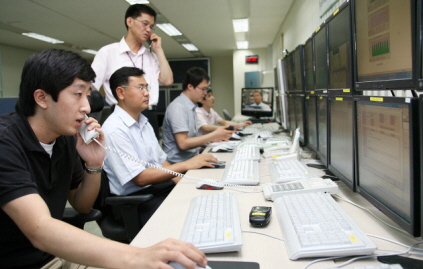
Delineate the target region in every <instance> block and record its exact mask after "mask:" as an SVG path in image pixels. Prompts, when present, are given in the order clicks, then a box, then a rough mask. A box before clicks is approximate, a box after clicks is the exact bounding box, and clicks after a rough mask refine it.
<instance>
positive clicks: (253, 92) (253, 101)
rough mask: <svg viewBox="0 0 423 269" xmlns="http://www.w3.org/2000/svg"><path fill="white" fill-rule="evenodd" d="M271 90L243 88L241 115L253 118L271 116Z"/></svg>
mask: <svg viewBox="0 0 423 269" xmlns="http://www.w3.org/2000/svg"><path fill="white" fill-rule="evenodd" d="M273 96H274V89H273V88H243V89H242V100H241V102H242V103H241V114H242V115H244V116H251V117H255V118H260V117H272V116H273V98H274V97H273Z"/></svg>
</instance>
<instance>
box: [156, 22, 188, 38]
mask: <svg viewBox="0 0 423 269" xmlns="http://www.w3.org/2000/svg"><path fill="white" fill-rule="evenodd" d="M157 27H159V28H160V29H161V30H162V31H163V32H165V33H166V34H167V35H168V36H177V35H182V33H181V32H179V30H178V29H176V28H175V26H173V25H172V24H171V23H159V24H157Z"/></svg>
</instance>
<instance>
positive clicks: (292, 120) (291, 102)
mask: <svg viewBox="0 0 423 269" xmlns="http://www.w3.org/2000/svg"><path fill="white" fill-rule="evenodd" d="M287 102H288V105H287V109H288V110H287V111H288V117H287V118H288V128H289V130H290V131H291V132H294V131H295V129H296V128H297V117H296V116H295V98H294V95H293V94H287ZM290 106H291V107H290ZM290 108H292V109H293V111H294V113H292V115H291V113H290V112H291V111H290Z"/></svg>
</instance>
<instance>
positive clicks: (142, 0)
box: [125, 0, 150, 5]
mask: <svg viewBox="0 0 423 269" xmlns="http://www.w3.org/2000/svg"><path fill="white" fill-rule="evenodd" d="M125 1H126V2H128V3H129V4H131V5H134V4H150V2H149V1H148V0H125Z"/></svg>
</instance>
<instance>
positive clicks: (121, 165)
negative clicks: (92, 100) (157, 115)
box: [103, 67, 218, 225]
mask: <svg viewBox="0 0 423 269" xmlns="http://www.w3.org/2000/svg"><path fill="white" fill-rule="evenodd" d="M143 75H144V71H143V70H141V69H139V68H137V67H122V68H120V69H118V70H116V71H115V72H114V73H113V74H112V76H111V77H110V88H111V90H112V93H113V95H114V97H115V98H116V100H118V104H117V105H116V108H115V110H114V111H113V113H112V114H111V115H110V116H109V117H108V118H107V120H106V121H105V122H104V124H103V130H104V134H105V137H106V141H107V146H109V147H111V148H114V149H117V150H118V151H120V152H123V153H124V154H126V155H129V156H134V157H136V158H138V159H139V160H140V161H141V163H136V162H135V161H133V160H128V159H126V158H125V157H122V156H121V154H117V153H115V152H110V151H108V152H107V153H106V160H105V165H104V170H105V171H106V172H107V175H108V178H109V182H110V191H111V193H112V194H115V195H140V194H153V195H154V198H153V199H152V200H150V201H148V202H146V203H143V204H142V205H141V206H140V208H139V211H140V216H141V219H140V222H141V225H144V224H145V223H146V222H147V221H148V219H149V218H150V217H151V216H152V215H153V213H154V212H155V211H156V209H157V208H158V207H159V206H160V204H161V203H162V202H163V200H164V199H165V198H166V196H167V195H168V194H169V192H170V191H171V190H172V189H173V187H174V186H175V184H176V183H178V182H179V180H180V179H181V178H180V177H175V176H174V175H172V174H170V173H167V172H164V171H162V170H159V169H156V168H149V167H152V166H155V167H163V168H166V169H169V170H172V171H174V172H178V173H184V172H186V171H188V170H191V169H198V168H201V167H213V166H212V165H211V164H210V163H208V161H212V162H218V160H217V159H216V158H214V157H213V156H212V155H211V154H201V155H198V156H195V157H193V158H191V159H189V160H187V161H184V162H179V163H175V164H173V165H171V164H170V163H169V162H167V161H166V157H167V156H166V154H165V153H164V152H163V150H162V149H161V147H160V145H159V142H158V141H157V138H156V136H155V135H154V131H153V128H152V126H151V125H150V123H149V122H148V119H147V118H146V117H145V116H144V115H143V114H142V112H143V111H144V110H145V109H147V108H148V102H149V92H148V90H149V85H148V84H147V82H146V80H145V78H144V76H143ZM114 213H115V214H114V217H115V219H116V220H117V221H122V215H121V214H120V210H117V209H116V210H115V212H114Z"/></svg>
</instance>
